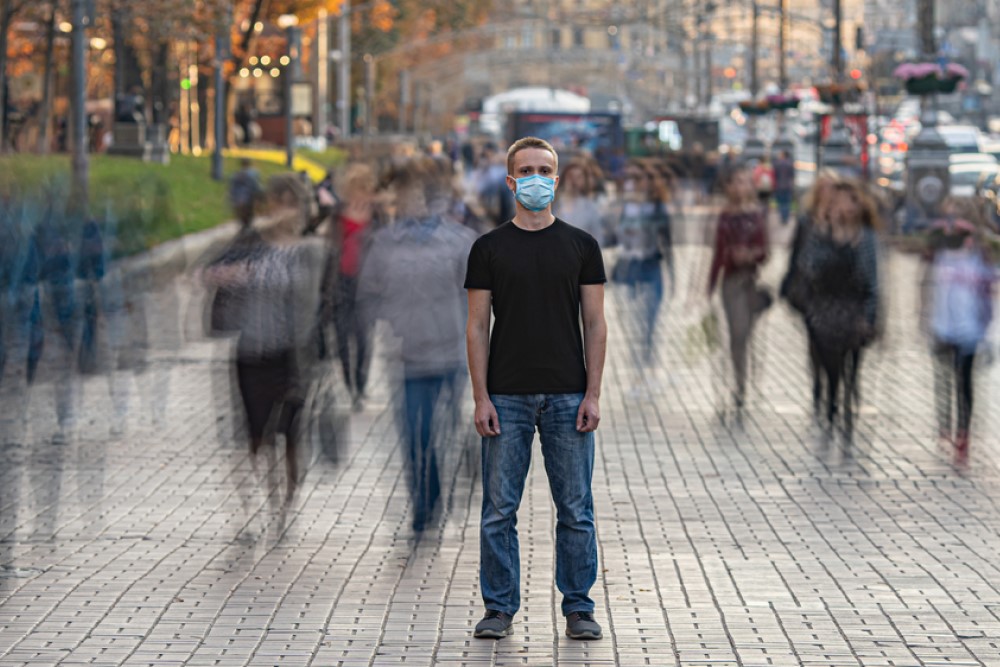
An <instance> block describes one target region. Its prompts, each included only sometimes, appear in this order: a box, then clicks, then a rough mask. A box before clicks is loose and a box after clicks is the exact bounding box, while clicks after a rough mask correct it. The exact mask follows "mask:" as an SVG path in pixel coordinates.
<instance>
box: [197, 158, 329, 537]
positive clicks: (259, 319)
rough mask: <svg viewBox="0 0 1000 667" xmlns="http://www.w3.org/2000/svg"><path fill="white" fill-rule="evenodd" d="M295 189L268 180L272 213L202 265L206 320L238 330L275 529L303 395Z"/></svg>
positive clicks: (292, 463)
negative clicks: (280, 467)
mask: <svg viewBox="0 0 1000 667" xmlns="http://www.w3.org/2000/svg"><path fill="white" fill-rule="evenodd" d="M290 178H294V177H290ZM290 190H291V191H293V192H292V194H289V191H290ZM294 191H295V188H288V187H285V186H283V185H282V184H281V183H280V182H277V181H276V182H275V183H272V185H271V187H270V192H269V196H268V198H269V202H270V205H271V208H272V210H273V214H272V217H271V219H269V220H268V221H267V224H266V225H264V226H262V228H261V229H257V228H255V227H254V226H253V225H246V226H244V227H242V228H241V230H240V233H239V234H238V235H237V236H236V238H235V239H234V240H233V242H232V243H231V244H230V245H229V247H228V248H226V250H225V251H224V252H223V253H222V254H221V255H220V256H219V257H218V258H217V259H216V260H214V261H213V262H212V263H211V264H209V266H208V267H206V269H205V270H204V279H205V283H206V286H207V287H208V288H209V289H210V290H211V291H212V292H213V297H212V301H211V325H210V326H211V328H212V330H213V331H215V332H216V333H226V332H231V333H233V334H234V335H235V336H236V342H235V348H236V358H235V363H234V365H235V371H236V373H235V378H236V384H237V389H238V392H239V396H240V399H241V402H242V405H243V408H244V411H245V415H246V420H247V421H246V423H247V431H248V434H249V444H250V460H251V463H252V465H253V468H254V471H255V474H258V475H259V474H261V470H260V469H261V464H260V462H259V457H260V454H261V452H262V450H263V454H264V457H265V460H266V462H265V464H264V469H263V475H264V477H265V482H266V488H265V493H266V495H267V497H268V498H269V499H271V501H272V502H273V503H275V504H278V503H280V505H279V512H280V514H279V520H280V523H279V532H280V529H281V527H282V526H283V523H284V518H285V513H286V512H287V509H288V507H289V506H290V505H291V504H292V502H293V499H294V497H295V494H296V491H297V488H298V481H299V472H300V471H299V467H298V464H299V457H298V429H297V419H298V417H299V413H300V412H301V409H302V405H303V402H304V397H303V394H304V387H303V382H302V379H301V369H300V367H299V363H298V358H297V355H298V353H299V351H300V345H301V336H302V335H303V334H302V332H301V331H299V330H298V327H297V322H298V316H299V314H298V313H297V311H296V306H297V304H298V303H299V297H300V294H301V292H302V291H303V290H304V287H303V277H304V274H305V271H304V269H303V266H304V262H303V253H302V252H301V250H302V246H301V244H300V242H299V238H300V234H301V231H302V228H303V226H304V224H305V220H304V218H303V215H302V206H301V199H302V198H301V197H300V196H297V195H295V194H294ZM313 312H315V311H313ZM276 435H282V436H284V440H285V478H286V483H285V491H284V494H281V493H280V483H279V482H278V480H277V478H276V476H275V474H276V472H275V466H274V463H275V460H276V452H275V447H276V443H275V436H276Z"/></svg>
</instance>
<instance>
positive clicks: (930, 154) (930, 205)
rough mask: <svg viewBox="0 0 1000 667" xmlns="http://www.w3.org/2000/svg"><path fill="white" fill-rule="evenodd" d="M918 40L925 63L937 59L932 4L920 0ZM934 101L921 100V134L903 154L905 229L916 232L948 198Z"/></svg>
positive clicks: (944, 149) (945, 163) (944, 152)
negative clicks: (946, 197)
mask: <svg viewBox="0 0 1000 667" xmlns="http://www.w3.org/2000/svg"><path fill="white" fill-rule="evenodd" d="M917 20H918V21H919V23H918V28H917V30H918V35H917V36H918V37H919V39H920V47H921V50H922V51H923V56H924V59H925V60H927V61H933V60H935V59H937V45H936V44H935V42H934V0H919V2H918V5H917ZM937 120H938V118H937V100H936V96H935V95H934V94H933V93H932V94H930V95H924V96H923V98H922V100H921V110H920V125H921V127H920V133H919V134H917V136H916V137H914V139H913V141H912V142H911V144H910V150H909V151H907V153H906V204H905V207H904V212H905V215H906V220H905V225H906V227H905V228H906V229H919V228H921V227H924V226H926V225H928V224H929V223H930V221H931V220H933V219H934V218H936V217H937V216H938V215H939V214H940V208H941V202H942V201H943V200H944V198H945V196H946V195H947V194H948V189H949V187H950V181H951V179H950V176H949V173H948V164H949V162H948V147H947V145H946V144H945V143H944V139H943V138H942V137H941V133H940V132H938V129H937Z"/></svg>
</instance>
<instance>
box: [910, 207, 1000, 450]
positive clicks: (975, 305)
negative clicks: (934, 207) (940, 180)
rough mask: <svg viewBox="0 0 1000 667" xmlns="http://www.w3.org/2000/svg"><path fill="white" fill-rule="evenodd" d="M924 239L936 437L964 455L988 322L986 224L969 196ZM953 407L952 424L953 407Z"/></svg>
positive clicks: (992, 275)
mask: <svg viewBox="0 0 1000 667" xmlns="http://www.w3.org/2000/svg"><path fill="white" fill-rule="evenodd" d="M943 210H944V213H945V216H946V217H945V218H944V219H942V220H939V221H937V222H936V223H935V224H934V225H933V227H932V229H931V231H930V234H929V238H928V246H929V248H928V250H929V252H928V257H927V259H928V262H927V264H926V268H925V281H924V284H925V289H923V290H922V296H923V297H924V303H923V306H924V311H925V312H926V314H927V319H928V320H929V322H928V324H929V325H930V326H929V328H930V334H931V345H932V350H933V354H934V361H935V369H934V370H935V372H934V390H935V396H936V403H937V418H938V428H939V434H940V437H941V439H942V440H944V441H946V442H951V443H953V444H954V446H955V451H956V455H957V456H958V457H960V458H963V459H964V457H966V456H967V454H968V449H969V426H970V424H971V421H972V397H973V386H974V382H973V371H974V368H975V359H976V354H977V352H978V351H979V348H980V347H981V345H982V343H983V340H984V339H985V338H986V333H987V331H988V329H989V326H990V323H991V322H992V320H993V288H994V285H995V283H996V269H995V268H994V265H995V262H994V258H993V257H992V256H991V255H990V253H989V252H988V250H987V246H986V244H985V243H984V242H983V235H984V233H985V226H986V220H985V216H984V215H983V207H982V204H981V202H979V201H978V200H977V199H975V198H973V197H967V198H954V199H950V200H947V201H946V202H945V204H944V207H943ZM956 405H957V408H958V414H957V420H956V421H955V422H954V425H953V422H952V409H953V406H956Z"/></svg>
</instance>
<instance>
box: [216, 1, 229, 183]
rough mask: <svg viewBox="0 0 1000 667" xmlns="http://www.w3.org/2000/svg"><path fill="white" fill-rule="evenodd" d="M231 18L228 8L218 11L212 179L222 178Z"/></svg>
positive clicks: (218, 179)
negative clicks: (226, 69) (226, 64)
mask: <svg viewBox="0 0 1000 667" xmlns="http://www.w3.org/2000/svg"><path fill="white" fill-rule="evenodd" d="M231 18H232V14H231V13H230V8H229V7H227V8H226V10H225V11H223V12H220V15H219V25H218V27H217V28H216V32H215V62H214V63H213V67H214V69H215V145H214V146H213V147H212V179H213V180H216V181H221V180H222V178H223V173H222V172H223V167H222V148H223V146H224V145H225V143H226V78H225V74H224V72H223V67H224V66H225V63H226V60H227V59H228V58H229V24H230V20H231Z"/></svg>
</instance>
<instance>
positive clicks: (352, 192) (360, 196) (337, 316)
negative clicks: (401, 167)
mask: <svg viewBox="0 0 1000 667" xmlns="http://www.w3.org/2000/svg"><path fill="white" fill-rule="evenodd" d="M375 186H376V181H375V173H374V171H373V170H372V168H371V167H370V166H368V165H367V164H364V163H360V162H356V163H354V164H351V165H350V166H348V168H347V171H346V172H345V174H344V188H343V193H342V194H343V196H342V198H341V201H340V202H339V203H338V204H337V205H336V206H335V207H334V210H333V213H332V214H331V218H330V226H329V228H328V230H327V236H326V238H327V240H328V242H329V250H330V253H329V257H328V260H327V266H326V270H325V272H324V277H323V288H322V289H323V299H322V304H323V305H322V307H323V312H322V317H321V321H322V322H324V323H325V322H330V321H332V322H333V327H334V330H335V331H336V336H337V356H338V357H339V358H340V365H341V368H342V369H343V372H344V383H345V384H346V385H347V388H348V391H349V392H350V394H351V398H352V399H353V401H354V405H355V408H358V409H360V408H361V406H362V404H363V401H364V398H365V390H366V388H367V384H368V368H369V364H370V357H371V331H370V329H369V328H368V327H367V326H366V324H365V322H364V321H363V319H362V317H361V311H360V308H359V304H358V298H357V291H358V274H359V272H360V271H361V265H362V262H363V260H364V255H365V252H366V250H367V246H368V239H369V237H370V235H371V234H372V233H373V231H374V230H376V229H378V228H379V227H380V226H381V225H382V224H383V223H384V221H383V214H382V212H381V210H380V209H379V207H378V206H377V205H376V202H375Z"/></svg>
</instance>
